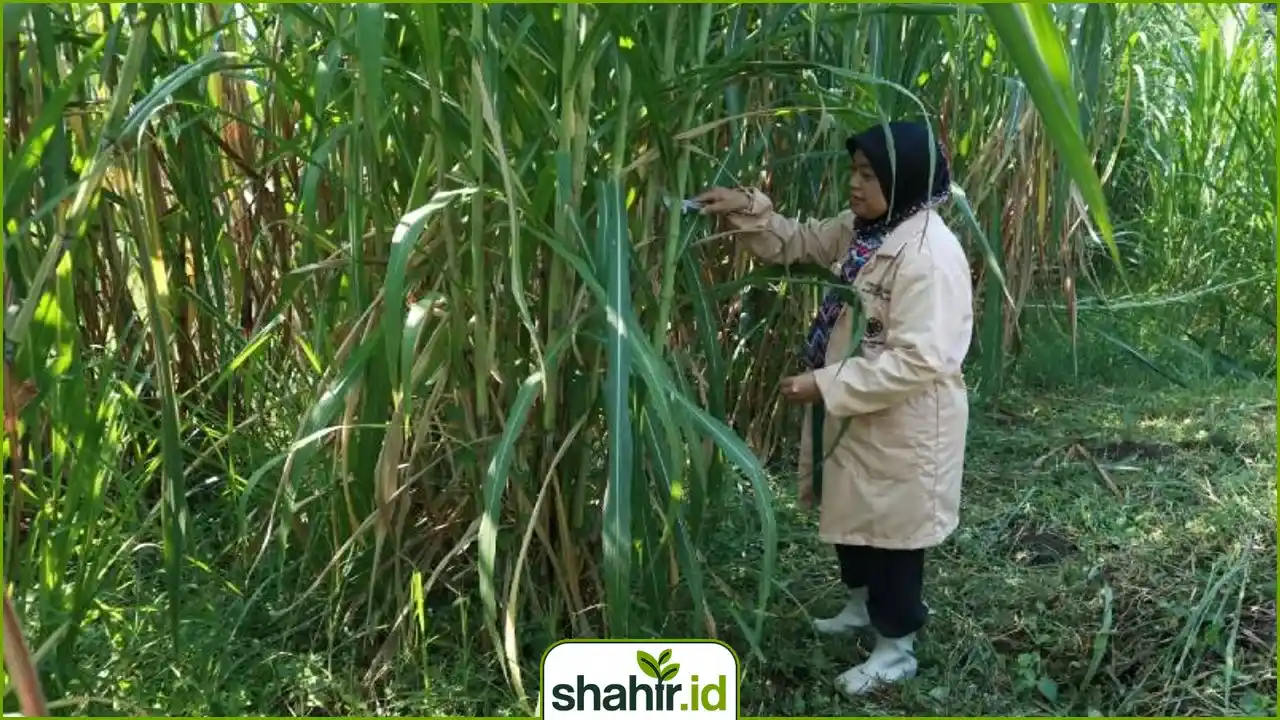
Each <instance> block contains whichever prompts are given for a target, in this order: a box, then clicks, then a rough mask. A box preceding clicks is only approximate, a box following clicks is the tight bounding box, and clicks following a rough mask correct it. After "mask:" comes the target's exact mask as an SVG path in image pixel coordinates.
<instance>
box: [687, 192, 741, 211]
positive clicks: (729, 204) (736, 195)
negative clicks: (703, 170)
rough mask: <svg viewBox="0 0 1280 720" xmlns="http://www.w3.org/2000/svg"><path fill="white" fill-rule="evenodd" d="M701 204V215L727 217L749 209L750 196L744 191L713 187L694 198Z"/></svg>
mask: <svg viewBox="0 0 1280 720" xmlns="http://www.w3.org/2000/svg"><path fill="white" fill-rule="evenodd" d="M694 200H696V201H697V202H699V203H701V204H702V210H701V212H702V214H703V215H727V214H728V213H735V212H742V211H744V210H748V211H749V210H750V209H751V205H752V203H751V196H750V195H748V194H747V192H746V191H745V190H734V189H731V188H723V187H713V188H709V189H707V190H703V191H702V193H701V194H700V195H698V196H697V197H696V198H694Z"/></svg>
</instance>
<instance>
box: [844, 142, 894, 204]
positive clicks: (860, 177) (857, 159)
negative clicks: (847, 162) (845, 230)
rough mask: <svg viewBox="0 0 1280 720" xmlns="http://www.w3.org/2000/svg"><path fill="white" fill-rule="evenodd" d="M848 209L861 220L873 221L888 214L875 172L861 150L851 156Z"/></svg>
mask: <svg viewBox="0 0 1280 720" xmlns="http://www.w3.org/2000/svg"><path fill="white" fill-rule="evenodd" d="M849 209H850V210H853V214H854V215H857V216H858V217H860V218H862V219H863V220H875V219H877V218H880V217H883V216H884V214H885V213H887V212H889V202H888V201H887V200H886V199H885V197H884V191H883V190H881V189H880V181H879V180H878V179H877V178H876V171H875V170H872V169H871V163H870V162H868V161H867V156H866V155H864V154H863V153H862V151H861V150H858V151H856V152H854V154H853V177H852V178H851V179H850V180H849Z"/></svg>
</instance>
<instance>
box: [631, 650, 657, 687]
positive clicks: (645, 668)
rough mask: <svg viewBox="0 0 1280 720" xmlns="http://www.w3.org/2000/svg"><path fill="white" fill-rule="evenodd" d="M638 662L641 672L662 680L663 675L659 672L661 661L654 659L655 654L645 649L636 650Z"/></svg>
mask: <svg viewBox="0 0 1280 720" xmlns="http://www.w3.org/2000/svg"><path fill="white" fill-rule="evenodd" d="M636 664H637V665H639V666H640V672H642V673H644V674H645V675H648V676H649V677H651V678H653V679H654V680H658V681H661V680H662V677H661V676H660V675H659V673H658V668H659V667H660V663H659V662H658V661H657V660H654V659H653V656H652V655H650V654H649V653H647V652H645V651H643V650H637V651H636Z"/></svg>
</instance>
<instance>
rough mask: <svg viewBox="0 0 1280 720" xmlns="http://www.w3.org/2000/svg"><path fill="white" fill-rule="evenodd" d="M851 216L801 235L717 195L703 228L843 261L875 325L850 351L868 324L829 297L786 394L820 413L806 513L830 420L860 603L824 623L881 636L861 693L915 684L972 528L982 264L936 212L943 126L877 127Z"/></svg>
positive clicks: (829, 508) (861, 676) (807, 435)
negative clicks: (955, 544)
mask: <svg viewBox="0 0 1280 720" xmlns="http://www.w3.org/2000/svg"><path fill="white" fill-rule="evenodd" d="M846 147H847V149H848V151H849V155H850V156H851V158H852V161H853V179H852V181H851V183H850V187H849V205H850V209H849V210H848V211H845V212H843V213H841V214H839V215H837V216H836V217H834V218H830V219H826V220H814V221H808V222H797V221H795V220H791V219H788V218H786V217H783V216H781V215H779V214H777V213H775V212H774V211H773V209H772V204H771V202H770V200H769V198H768V197H766V196H765V195H764V194H763V193H761V192H760V191H759V190H755V189H745V190H731V189H726V188H712V189H710V190H708V191H706V192H704V193H702V195H700V196H699V197H698V200H699V201H701V202H702V203H703V209H702V212H703V213H704V214H710V215H717V216H720V217H722V218H723V219H724V221H725V222H726V223H727V225H728V226H729V230H731V231H732V232H734V234H735V235H736V236H737V237H738V238H739V239H741V240H743V241H745V242H746V244H747V246H748V247H749V249H750V250H751V252H752V253H753V254H755V255H757V256H758V257H760V258H761V259H763V260H765V261H766V262H772V263H781V264H787V263H796V262H818V263H822V264H824V265H834V264H835V263H837V262H839V263H841V265H840V276H841V278H842V279H843V281H844V282H845V283H848V284H850V285H852V287H853V288H854V290H855V291H856V292H857V294H858V297H859V299H860V300H861V303H862V308H863V309H862V314H863V315H864V316H865V318H866V320H865V325H864V326H863V336H862V340H861V344H860V345H859V346H857V347H851V344H852V338H853V337H854V332H855V328H854V327H853V316H854V314H855V313H853V312H850V311H849V309H848V308H847V307H845V306H844V304H843V303H842V302H841V300H840V297H839V294H838V293H836V292H834V291H833V292H831V293H829V294H828V295H827V297H826V299H825V301H824V302H823V304H822V308H821V309H820V310H819V312H818V315H817V318H816V319H815V320H814V324H813V327H812V329H811V330H810V331H809V336H808V341H807V343H806V346H805V364H806V365H807V372H804V373H802V374H800V375H796V376H793V377H788V378H786V379H785V380H783V381H782V387H781V391H782V395H783V397H784V398H785V399H787V400H788V401H790V402H795V403H804V404H811V405H812V404H817V407H818V412H817V413H816V414H815V413H813V412H810V413H806V414H805V423H804V429H803V431H802V449H803V451H802V452H801V460H800V468H799V470H800V473H799V474H800V501H801V503H802V505H804V506H805V507H809V506H810V504H811V502H812V499H813V468H814V462H815V460H814V452H813V450H814V449H815V448H814V447H813V445H812V436H813V434H815V433H814V427H813V426H814V422H813V420H812V419H811V416H816V417H817V418H818V421H819V422H820V424H821V428H820V430H819V431H818V432H817V433H816V434H818V435H820V436H822V437H823V450H822V455H821V456H820V457H819V459H818V460H817V462H818V463H821V464H820V466H819V469H820V471H821V477H822V485H821V491H822V497H821V498H820V503H821V519H820V522H819V536H820V537H821V539H822V540H823V541H824V542H828V543H831V544H833V545H834V546H835V548H836V557H837V558H838V560H839V563H840V575H841V578H842V579H843V581H844V583H845V584H846V585H847V586H848V588H849V592H850V596H849V600H848V602H847V603H846V605H845V607H844V609H843V610H842V611H841V612H840V613H839V614H838V615H836V616H835V617H832V618H827V619H823V620H817V621H815V622H814V626H815V629H816V630H817V631H819V632H821V633H824V634H835V633H843V632H847V631H852V630H854V629H858V628H866V627H870V628H871V629H873V630H874V632H875V635H876V643H875V649H874V650H873V651H872V652H871V655H870V657H869V658H867V660H866V662H864V663H863V664H861V665H858V666H856V667H853V668H851V669H849V670H848V671H846V672H844V673H843V674H841V675H840V676H839V677H838V678H836V681H835V683H836V687H837V688H839V689H840V690H841V691H842V692H844V693H846V694H849V695H859V694H863V693H866V692H868V691H870V690H871V689H873V688H875V687H877V686H878V685H880V684H882V683H893V682H897V681H900V680H904V679H908V678H911V677H914V676H915V673H916V659H915V650H914V639H915V635H916V632H917V631H918V630H920V628H921V627H923V626H924V624H925V620H926V618H927V616H928V610H927V608H926V606H925V604H924V600H923V598H922V585H923V580H924V577H923V576H924V553H925V550H926V549H927V548H930V547H934V546H937V545H939V544H940V543H942V541H943V540H945V539H946V538H947V537H948V536H949V535H950V534H951V532H952V531H954V530H955V528H956V525H957V524H958V522H959V509H960V476H961V472H962V466H963V464H964V445H965V433H966V431H967V425H968V416H969V406H968V396H967V391H966V389H965V383H964V377H963V375H962V374H961V367H960V366H961V362H962V361H963V360H964V357H965V354H966V353H967V352H968V349H969V340H970V336H971V332H972V328H973V309H972V308H973V296H972V287H971V284H970V275H969V263H968V260H967V258H966V257H965V253H964V250H963V248H961V246H960V243H959V242H958V241H957V239H956V237H955V235H954V234H953V233H952V232H951V230H950V229H949V228H948V227H947V225H946V223H944V222H943V220H942V218H941V217H940V216H939V215H938V213H937V212H936V211H935V209H934V208H935V207H936V206H937V205H939V204H941V203H943V202H945V201H946V200H947V199H948V198H949V196H950V193H949V190H950V186H951V183H950V174H949V171H948V168H947V164H946V160H945V159H944V157H943V154H942V152H941V149H940V147H939V145H938V143H937V142H936V141H935V140H934V139H933V136H932V133H931V132H930V131H929V128H928V126H926V125H923V124H920V123H912V122H893V123H889V124H888V125H887V126H885V125H877V126H876V127H873V128H871V129H869V130H867V131H866V132H863V133H862V134H860V135H856V136H854V137H851V138H849V140H848V141H847V142H846Z"/></svg>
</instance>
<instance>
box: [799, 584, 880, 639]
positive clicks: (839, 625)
mask: <svg viewBox="0 0 1280 720" xmlns="http://www.w3.org/2000/svg"><path fill="white" fill-rule="evenodd" d="M870 625H871V615H870V614H869V613H868V612H867V589H866V588H865V587H862V588H858V589H857V590H853V591H850V593H849V602H847V603H845V605H844V609H843V610H841V611H840V613H839V614H838V615H836V616H835V617H829V618H822V619H820V620H814V621H813V629H814V630H816V631H818V632H819V633H821V634H823V635H841V634H843V633H848V632H853V631H854V630H859V629H861V628H865V627H868V626H870Z"/></svg>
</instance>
